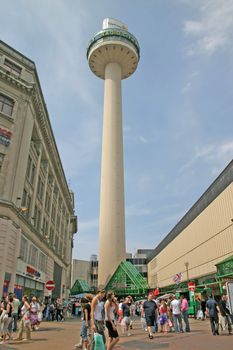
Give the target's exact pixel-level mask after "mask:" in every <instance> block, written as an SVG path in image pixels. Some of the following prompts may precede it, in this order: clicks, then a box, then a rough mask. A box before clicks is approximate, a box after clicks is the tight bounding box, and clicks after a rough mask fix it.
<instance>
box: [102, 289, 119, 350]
mask: <svg viewBox="0 0 233 350" xmlns="http://www.w3.org/2000/svg"><path fill="white" fill-rule="evenodd" d="M106 299H107V300H106V303H105V324H106V327H107V329H108V344H107V350H111V349H113V348H114V346H115V345H116V344H117V343H118V342H119V334H118V332H117V327H116V321H115V313H117V309H118V306H117V304H116V303H115V295H114V293H113V292H112V291H110V292H108V293H107V298H106Z"/></svg>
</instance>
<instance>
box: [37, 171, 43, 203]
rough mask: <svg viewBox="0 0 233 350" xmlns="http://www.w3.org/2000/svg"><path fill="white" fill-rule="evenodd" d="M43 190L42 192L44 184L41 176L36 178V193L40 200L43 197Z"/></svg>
mask: <svg viewBox="0 0 233 350" xmlns="http://www.w3.org/2000/svg"><path fill="white" fill-rule="evenodd" d="M43 192H44V184H43V182H42V180H41V177H39V179H38V185H37V195H38V197H39V198H40V199H41V200H42V198H43Z"/></svg>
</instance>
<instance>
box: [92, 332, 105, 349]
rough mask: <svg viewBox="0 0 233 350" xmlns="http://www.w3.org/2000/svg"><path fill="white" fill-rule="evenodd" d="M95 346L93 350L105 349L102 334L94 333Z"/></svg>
mask: <svg viewBox="0 0 233 350" xmlns="http://www.w3.org/2000/svg"><path fill="white" fill-rule="evenodd" d="M94 341H95V347H94V350H105V349H106V348H105V345H104V341H103V336H102V335H101V334H99V333H94Z"/></svg>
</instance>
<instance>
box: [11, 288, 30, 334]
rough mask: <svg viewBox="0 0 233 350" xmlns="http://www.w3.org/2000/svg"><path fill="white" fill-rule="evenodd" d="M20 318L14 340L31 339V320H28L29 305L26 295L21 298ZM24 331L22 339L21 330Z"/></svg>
mask: <svg viewBox="0 0 233 350" xmlns="http://www.w3.org/2000/svg"><path fill="white" fill-rule="evenodd" d="M22 304H23V305H22V307H21V320H20V323H19V332H18V336H17V338H15V339H14V340H31V321H30V305H29V303H28V298H27V296H26V295H24V296H23V298H22ZM24 330H25V331H26V338H25V339H23V332H24Z"/></svg>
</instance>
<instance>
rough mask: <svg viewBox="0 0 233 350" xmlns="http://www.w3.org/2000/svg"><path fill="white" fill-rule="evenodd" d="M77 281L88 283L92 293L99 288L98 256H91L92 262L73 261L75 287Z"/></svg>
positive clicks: (72, 283)
mask: <svg viewBox="0 0 233 350" xmlns="http://www.w3.org/2000/svg"><path fill="white" fill-rule="evenodd" d="M77 280H83V281H86V283H87V284H88V286H89V287H90V289H91V290H92V291H95V290H97V288H98V260H97V255H94V254H93V255H91V257H90V260H77V259H73V260H72V278H71V281H72V282H71V285H72V286H73V285H74V284H75V282H76V281H77Z"/></svg>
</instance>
